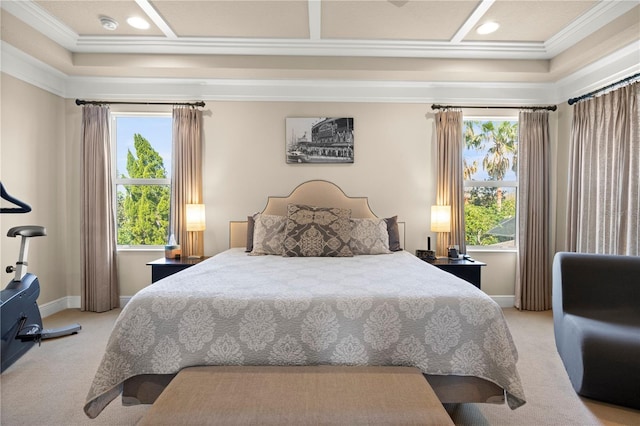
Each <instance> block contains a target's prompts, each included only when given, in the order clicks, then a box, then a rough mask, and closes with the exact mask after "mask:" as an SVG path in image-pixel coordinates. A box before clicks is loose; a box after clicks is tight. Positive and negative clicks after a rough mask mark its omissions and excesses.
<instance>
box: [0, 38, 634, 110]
mask: <svg viewBox="0 0 640 426" xmlns="http://www.w3.org/2000/svg"><path fill="white" fill-rule="evenodd" d="M0 46H1V49H2V50H1V54H2V63H1V64H0V71H2V72H5V73H7V74H9V75H12V76H14V77H16V78H18V79H20V80H23V81H25V82H27V83H30V84H32V85H34V86H36V87H39V88H41V89H43V90H46V91H49V92H51V93H53V94H55V95H58V96H60V97H63V98H85V99H101V100H150V101H151V100H169V101H174V100H175V101H179V100H185V99H189V100H210V101H292V102H380V103H384V102H387V103H426V104H429V103H434V102H437V103H449V104H470V105H478V106H494V105H504V106H515V105H546V104H560V103H563V102H565V101H566V100H567V99H569V98H571V97H575V96H579V95H581V94H584V93H587V92H589V91H592V90H594V89H596V88H599V87H602V86H604V85H607V84H610V83H613V82H615V81H618V80H619V79H621V78H624V77H626V76H628V75H632V74H634V73H637V72H638V71H640V41H637V42H634V43H631V44H629V45H627V46H626V47H625V48H623V49H621V50H619V51H618V52H615V53H614V54H611V55H608V56H606V57H604V58H602V59H601V60H599V61H597V62H594V63H592V64H591V65H589V66H587V67H584V68H583V69H581V70H579V71H576V72H575V73H573V74H571V75H570V76H568V77H565V78H563V79H561V80H558V81H556V82H548V83H526V82H523V83H513V82H477V81H469V82H429V81H372V80H320V79H316V80H304V79H298V80H296V79H292V80H261V79H244V80H243V79H185V78H120V77H77V76H68V75H65V74H63V73H61V72H60V71H58V70H56V69H54V68H52V67H51V66H49V65H47V64H45V63H43V62H41V61H39V60H37V59H34V58H33V57H31V56H29V55H27V54H25V53H24V52H22V51H20V50H18V49H16V48H15V47H13V46H11V45H10V44H8V43H6V42H2V43H1V44H0Z"/></svg>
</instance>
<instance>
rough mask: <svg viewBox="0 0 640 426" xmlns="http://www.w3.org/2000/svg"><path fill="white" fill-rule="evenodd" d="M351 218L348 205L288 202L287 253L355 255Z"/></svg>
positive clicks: (331, 255)
mask: <svg viewBox="0 0 640 426" xmlns="http://www.w3.org/2000/svg"><path fill="white" fill-rule="evenodd" d="M350 219H351V210H348V209H338V208H329V207H313V206H305V205H299V204H289V205H288V206H287V225H286V228H285V238H284V243H283V249H284V253H283V254H284V256H288V257H299V256H320V257H324V256H326V257H345V256H353V253H352V252H351V249H350V248H349V241H350V240H351V220H350Z"/></svg>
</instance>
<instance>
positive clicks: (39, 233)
mask: <svg viewBox="0 0 640 426" xmlns="http://www.w3.org/2000/svg"><path fill="white" fill-rule="evenodd" d="M18 235H20V236H21V237H43V236H45V235H47V230H46V229H45V228H44V226H38V225H24V226H14V227H13V228H11V229H9V231H8V232H7V237H16V236H18Z"/></svg>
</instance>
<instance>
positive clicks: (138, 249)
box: [116, 246, 164, 253]
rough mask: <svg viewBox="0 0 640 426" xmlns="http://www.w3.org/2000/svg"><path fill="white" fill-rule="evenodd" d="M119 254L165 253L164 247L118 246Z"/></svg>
mask: <svg viewBox="0 0 640 426" xmlns="http://www.w3.org/2000/svg"><path fill="white" fill-rule="evenodd" d="M116 251H117V252H118V253H120V252H154V253H155V252H161V251H162V252H164V246H150V247H142V246H118V248H117V249H116Z"/></svg>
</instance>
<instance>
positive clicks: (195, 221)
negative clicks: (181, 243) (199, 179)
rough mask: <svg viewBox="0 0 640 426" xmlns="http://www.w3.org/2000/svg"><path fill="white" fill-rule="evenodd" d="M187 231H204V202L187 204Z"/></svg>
mask: <svg viewBox="0 0 640 426" xmlns="http://www.w3.org/2000/svg"><path fill="white" fill-rule="evenodd" d="M186 215H187V231H191V232H196V231H204V230H205V229H206V228H207V226H206V220H205V214H204V204H187V211H186Z"/></svg>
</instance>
